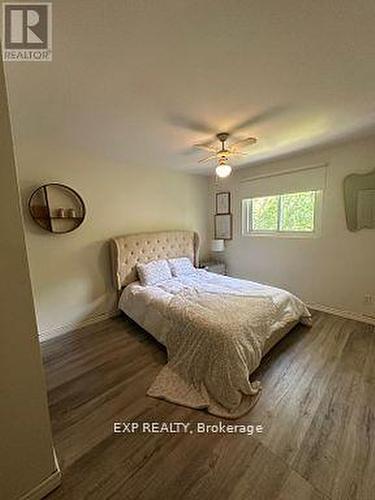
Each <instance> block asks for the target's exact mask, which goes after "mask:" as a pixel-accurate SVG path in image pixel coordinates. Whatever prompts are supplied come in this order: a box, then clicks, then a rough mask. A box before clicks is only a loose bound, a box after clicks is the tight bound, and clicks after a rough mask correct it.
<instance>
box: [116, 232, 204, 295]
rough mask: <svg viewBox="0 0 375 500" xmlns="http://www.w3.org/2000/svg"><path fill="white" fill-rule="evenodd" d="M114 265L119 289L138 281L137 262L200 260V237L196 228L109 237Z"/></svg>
mask: <svg viewBox="0 0 375 500" xmlns="http://www.w3.org/2000/svg"><path fill="white" fill-rule="evenodd" d="M110 247H111V258H112V268H113V275H114V282H115V285H116V288H117V290H121V289H122V288H123V287H124V286H126V285H129V283H131V282H132V281H136V280H137V279H138V278H137V271H136V267H135V266H136V264H138V263H143V262H149V261H151V260H157V259H172V258H174V257H189V259H190V260H191V261H192V263H193V264H194V265H195V266H198V259H199V236H198V233H195V232H194V231H162V232H155V233H137V234H127V235H125V236H118V237H117V238H112V239H111V240H110Z"/></svg>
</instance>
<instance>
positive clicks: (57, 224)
mask: <svg viewBox="0 0 375 500" xmlns="http://www.w3.org/2000/svg"><path fill="white" fill-rule="evenodd" d="M29 212H30V215H31V217H32V218H33V220H34V221H35V222H36V223H37V224H38V226H40V227H41V228H42V229H44V230H46V231H48V232H50V233H56V234H65V233H70V232H71V231H74V230H75V229H77V228H78V227H79V226H80V225H81V224H82V222H83V221H84V218H85V215H86V207H85V204H84V201H83V199H82V198H81V196H80V195H79V194H78V193H77V192H76V191H74V189H72V188H70V187H68V186H65V185H64V184H59V183H56V182H52V183H49V184H45V185H43V186H40V187H38V188H37V189H35V191H33V192H32V194H31V196H30V199H29Z"/></svg>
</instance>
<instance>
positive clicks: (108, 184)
mask: <svg viewBox="0 0 375 500" xmlns="http://www.w3.org/2000/svg"><path fill="white" fill-rule="evenodd" d="M14 122H15V124H16V125H17V123H18V122H17V120H16V118H14ZM39 144H40V143H39V141H38V138H36V142H35V147H33V146H31V144H24V143H23V142H22V141H19V142H18V143H16V148H17V153H18V157H19V164H20V178H21V189H22V195H23V201H24V205H25V206H24V208H25V223H26V238H27V247H28V252H29V258H30V268H31V277H32V284H33V290H34V295H35V302H36V312H37V318H38V325H39V330H40V331H41V332H44V333H45V332H46V331H47V332H50V333H51V331H53V332H54V333H55V334H56V333H60V332H62V331H64V330H65V327H66V328H72V327H74V326H78V325H80V324H82V322H83V321H86V320H88V319H90V318H98V317H103V316H102V315H103V314H104V315H105V314H106V313H108V312H109V311H113V310H114V309H115V308H116V292H115V290H114V288H113V285H112V281H111V278H112V276H111V269H110V260H109V250H108V244H107V241H108V239H109V238H111V237H112V236H118V235H121V234H126V233H131V232H140V231H155V230H164V229H193V230H196V231H198V232H199V233H200V235H201V236H202V252H203V253H205V251H206V250H205V248H206V239H205V238H206V233H207V228H206V222H207V210H208V208H207V207H208V204H207V190H208V180H207V177H204V176H194V175H185V174H182V173H178V172H172V171H168V170H160V169H144V168H141V167H135V166H129V165H126V164H123V163H111V162H110V161H109V160H108V159H106V158H98V157H97V156H90V155H88V154H80V153H78V152H77V151H71V150H70V149H69V147H67V148H65V147H62V148H61V150H56V149H54V150H53V151H49V150H48V146H47V145H45V146H44V147H43V148H39ZM50 181H56V182H62V183H65V184H68V185H70V186H72V187H73V188H74V189H76V190H77V191H78V192H79V193H80V194H81V196H82V197H83V199H84V200H85V203H86V208H87V218H86V220H85V222H84V223H83V225H82V226H81V227H80V228H79V229H78V230H77V231H74V232H72V233H70V234H66V235H51V234H49V233H47V232H45V231H43V230H41V229H40V228H39V227H38V226H36V225H35V223H34V222H33V221H32V220H31V218H30V216H29V214H28V213H27V207H26V202H27V199H28V197H29V195H30V193H31V191H32V189H33V188H35V187H36V186H38V185H40V184H43V183H45V182H50ZM60 327H63V328H61V330H60V329H59V328H60ZM56 329H59V330H56Z"/></svg>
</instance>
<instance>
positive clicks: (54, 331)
mask: <svg viewBox="0 0 375 500" xmlns="http://www.w3.org/2000/svg"><path fill="white" fill-rule="evenodd" d="M119 314H120V312H119V310H118V309H116V310H112V311H106V312H103V313H100V314H93V315H92V316H90V317H88V318H86V319H83V320H78V321H71V322H69V323H65V324H64V325H60V326H56V327H54V328H50V329H48V330H40V331H39V332H38V335H39V340H40V341H41V342H44V341H45V340H50V339H53V338H55V337H58V336H60V335H62V334H64V333H67V332H71V331H73V330H77V329H78V328H82V327H84V326H88V325H92V324H94V323H99V321H104V320H105V319H109V318H114V317H115V316H118V315H119Z"/></svg>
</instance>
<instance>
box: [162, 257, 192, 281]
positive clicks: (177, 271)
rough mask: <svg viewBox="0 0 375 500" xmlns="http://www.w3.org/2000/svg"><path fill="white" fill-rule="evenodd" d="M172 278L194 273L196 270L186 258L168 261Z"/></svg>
mask: <svg viewBox="0 0 375 500" xmlns="http://www.w3.org/2000/svg"><path fill="white" fill-rule="evenodd" d="M168 264H169V266H170V268H171V271H172V275H173V276H184V275H186V274H192V273H195V271H196V269H195V267H194V266H193V264H192V263H191V260H190V259H188V258H187V257H178V258H177V259H168Z"/></svg>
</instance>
